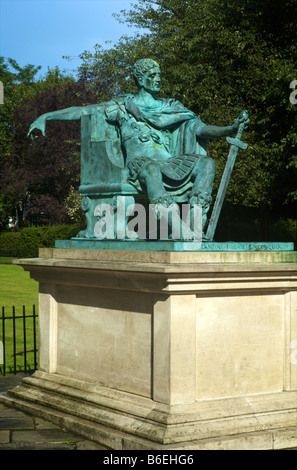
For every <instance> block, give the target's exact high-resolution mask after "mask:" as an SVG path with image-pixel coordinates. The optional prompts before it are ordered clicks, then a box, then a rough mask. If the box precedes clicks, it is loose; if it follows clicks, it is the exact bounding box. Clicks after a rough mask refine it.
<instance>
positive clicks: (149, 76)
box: [139, 67, 161, 93]
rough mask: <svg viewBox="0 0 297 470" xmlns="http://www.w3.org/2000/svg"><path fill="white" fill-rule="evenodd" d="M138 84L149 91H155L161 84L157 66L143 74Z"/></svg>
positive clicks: (158, 89) (157, 90)
mask: <svg viewBox="0 0 297 470" xmlns="http://www.w3.org/2000/svg"><path fill="white" fill-rule="evenodd" d="M139 84H140V85H141V86H142V87H143V88H144V89H145V90H146V91H148V92H150V93H157V92H159V91H160V86H161V71H160V68H159V67H153V68H152V69H150V70H148V72H145V74H143V76H142V78H141V79H140V81H139Z"/></svg>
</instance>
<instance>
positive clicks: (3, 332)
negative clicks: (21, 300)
mask: <svg viewBox="0 0 297 470" xmlns="http://www.w3.org/2000/svg"><path fill="white" fill-rule="evenodd" d="M4 315H5V309H4V307H2V339H3V375H5V321H4V320H5V318H4Z"/></svg>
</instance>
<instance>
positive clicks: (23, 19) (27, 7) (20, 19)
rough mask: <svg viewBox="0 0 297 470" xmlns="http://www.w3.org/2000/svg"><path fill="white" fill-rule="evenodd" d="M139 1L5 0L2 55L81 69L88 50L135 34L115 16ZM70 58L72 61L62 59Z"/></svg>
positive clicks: (0, 7) (0, 3) (0, 14)
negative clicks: (114, 15)
mask: <svg viewBox="0 0 297 470" xmlns="http://www.w3.org/2000/svg"><path fill="white" fill-rule="evenodd" d="M133 3H136V1H134V0H0V55H1V56H4V57H6V58H7V57H11V58H13V59H15V60H16V61H17V62H18V63H19V64H20V65H21V66H24V65H27V64H33V65H36V66H37V65H41V66H42V70H41V74H42V75H43V74H44V73H45V72H46V71H47V69H48V67H50V68H53V67H55V66H59V67H60V68H61V69H62V70H67V71H71V70H73V69H75V68H76V67H77V66H78V65H79V64H80V60H79V59H77V58H76V57H77V56H78V55H79V54H81V53H82V52H83V51H85V50H88V51H92V50H93V46H94V45H95V44H96V43H98V44H101V45H103V46H105V47H108V46H106V45H105V41H114V42H117V41H118V39H119V38H120V37H121V36H122V35H123V34H127V35H133V33H134V31H135V30H133V29H132V28H129V27H128V26H127V25H126V24H120V23H119V22H118V21H117V20H116V19H115V18H114V17H113V16H112V13H119V12H120V10H123V9H127V10H129V9H130V7H131V4H133ZM63 55H64V56H70V57H72V60H71V61H70V62H69V61H66V60H65V59H62V56H63Z"/></svg>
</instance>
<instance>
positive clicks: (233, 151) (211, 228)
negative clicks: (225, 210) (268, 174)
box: [206, 124, 247, 241]
mask: <svg viewBox="0 0 297 470" xmlns="http://www.w3.org/2000/svg"><path fill="white" fill-rule="evenodd" d="M243 128H244V125H243V124H241V125H240V126H239V129H238V131H237V134H236V138H235V139H228V138H227V140H228V141H229V142H234V144H232V145H231V148H230V151H229V155H228V158H227V163H226V166H225V169H224V173H223V176H222V179H221V183H220V187H219V190H218V194H217V197H216V201H215V204H214V207H213V210H212V214H211V217H210V219H209V223H208V228H207V231H206V239H208V240H210V241H212V240H213V237H214V234H215V231H216V228H217V224H218V220H219V217H220V213H221V210H222V206H223V202H224V199H225V195H226V191H227V188H228V185H229V181H230V178H231V174H232V171H233V167H234V164H235V160H236V157H237V153H238V149H239V148H243V149H245V148H246V147H247V145H246V144H243V143H242V142H241V140H240V137H241V135H242V131H243Z"/></svg>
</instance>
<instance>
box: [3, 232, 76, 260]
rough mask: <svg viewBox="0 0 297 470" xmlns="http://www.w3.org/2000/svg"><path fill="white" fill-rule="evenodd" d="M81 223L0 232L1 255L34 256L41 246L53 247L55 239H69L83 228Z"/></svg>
mask: <svg viewBox="0 0 297 470" xmlns="http://www.w3.org/2000/svg"><path fill="white" fill-rule="evenodd" d="M81 228H82V227H81V225H80V224H75V225H57V226H55V227H49V226H45V227H29V228H24V229H22V230H20V231H19V232H4V233H0V256H13V257H16V258H19V257H24V258H31V257H32V258H34V257H36V256H38V250H39V248H52V247H54V246H55V240H68V239H69V238H71V237H75V235H76V234H77V233H78V232H79V231H80V229H81Z"/></svg>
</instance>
